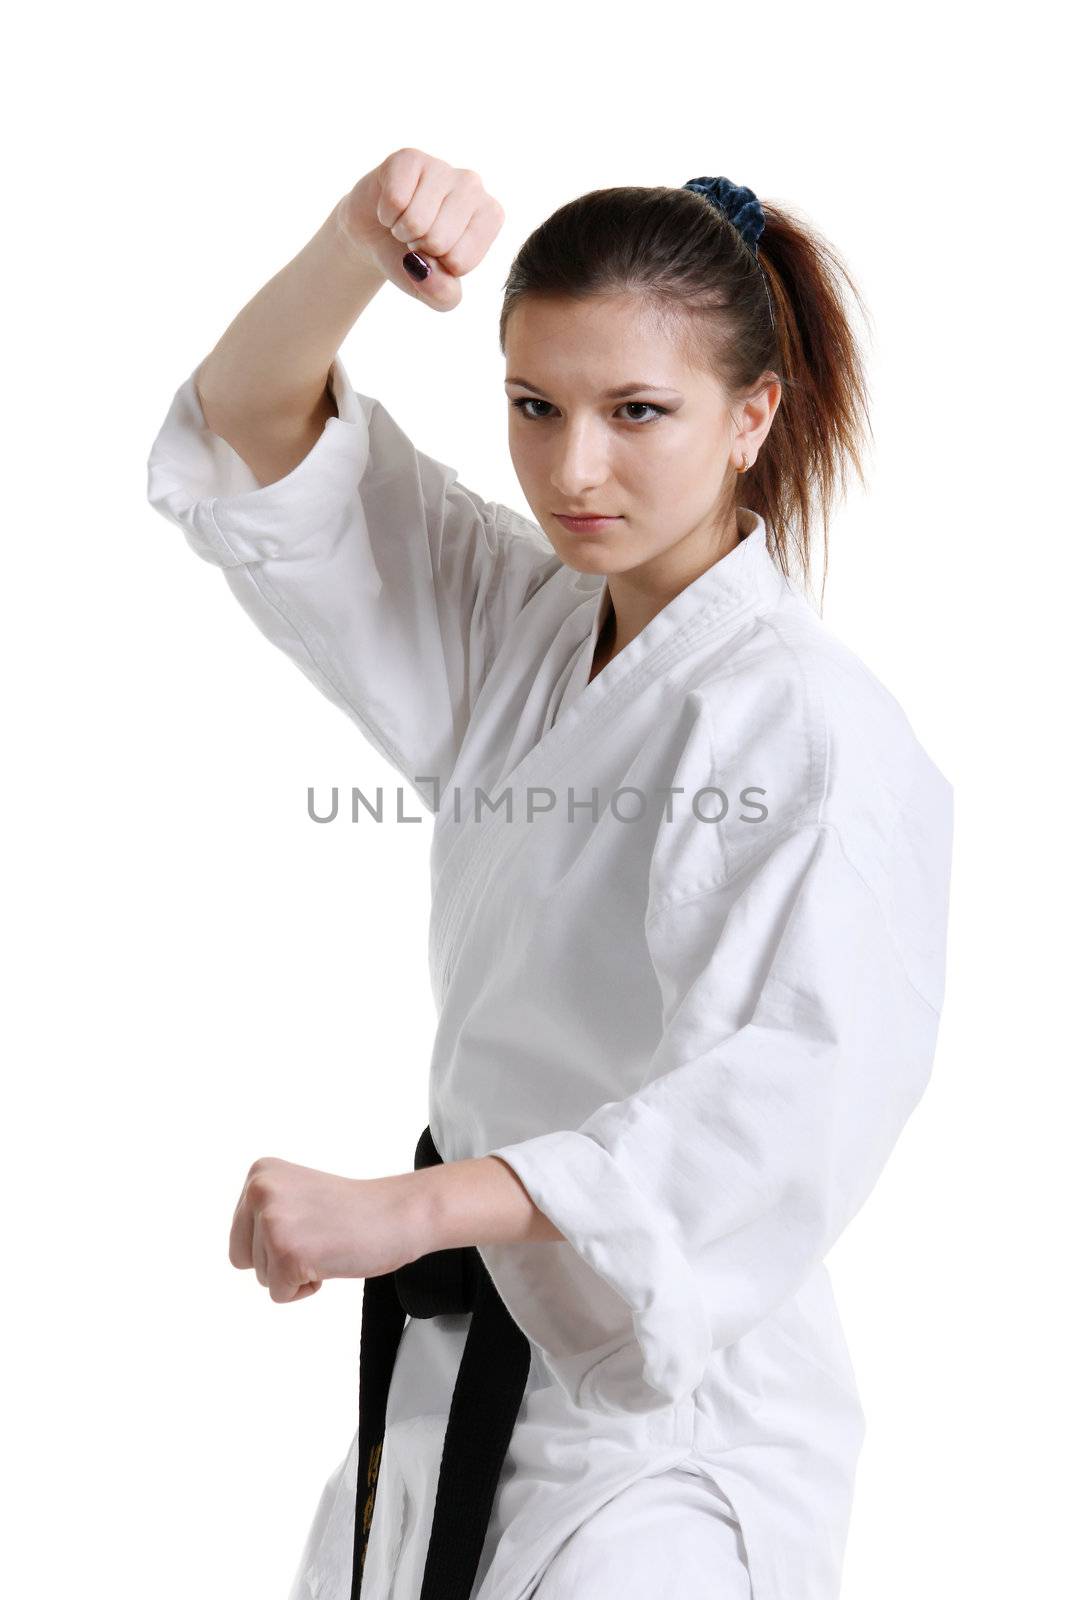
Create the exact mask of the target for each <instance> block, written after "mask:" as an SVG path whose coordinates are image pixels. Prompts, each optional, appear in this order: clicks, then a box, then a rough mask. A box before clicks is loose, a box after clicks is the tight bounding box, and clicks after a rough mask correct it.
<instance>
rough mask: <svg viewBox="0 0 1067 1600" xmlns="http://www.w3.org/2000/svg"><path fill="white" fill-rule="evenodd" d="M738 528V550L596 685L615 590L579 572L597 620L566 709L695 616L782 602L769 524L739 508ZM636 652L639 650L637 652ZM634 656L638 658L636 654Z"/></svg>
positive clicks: (608, 666) (655, 621)
mask: <svg viewBox="0 0 1067 1600" xmlns="http://www.w3.org/2000/svg"><path fill="white" fill-rule="evenodd" d="M737 522H738V527H739V529H740V531H741V537H740V539H739V540H738V542H737V544H736V545H734V547H733V549H732V550H730V551H728V552H727V554H726V555H724V556H721V557H720V558H719V560H718V561H715V562H713V563H712V565H711V566H710V567H708V568H707V570H706V571H705V572H702V573H701V574H700V575H699V577H696V578H694V579H693V581H692V583H690V584H687V585H686V587H685V588H684V589H683V590H682V591H681V592H680V593H679V594H677V595H675V597H674V599H673V600H670V601H668V603H667V604H666V605H665V606H663V607H662V608H661V609H660V610H659V611H658V612H657V613H656V615H655V616H654V617H653V618H652V620H651V621H650V622H648V623H647V624H646V625H645V627H644V628H642V630H641V632H640V633H639V634H637V635H636V636H635V637H634V638H633V639H631V640H630V641H629V643H628V644H626V645H624V646H623V648H622V649H621V650H620V651H619V652H618V653H617V654H616V655H614V656H612V658H611V660H610V661H608V662H606V663H605V665H604V666H603V667H601V669H600V671H599V672H598V673H597V675H596V677H595V678H593V679H592V681H590V678H589V673H590V670H591V668H592V665H593V657H594V655H595V654H596V646H597V640H598V639H599V638H600V633H601V630H602V628H603V626H604V623H605V621H606V620H607V615H608V609H609V607H610V605H611V590H610V589H609V587H608V579H607V576H606V575H605V574H603V573H591V572H575V573H574V574H573V576H572V578H571V586H572V588H574V589H575V590H577V591H579V592H582V591H585V592H586V593H587V594H588V596H589V597H590V598H592V599H594V600H595V605H594V607H593V616H592V619H591V621H590V624H589V628H588V631H587V633H586V636H585V642H584V644H583V646H582V653H581V658H580V660H579V661H578V663H577V666H576V669H575V676H574V680H573V684H574V687H573V689H572V691H571V693H570V694H568V696H567V697H566V701H565V704H564V706H561V708H560V710H561V712H562V711H563V709H565V707H569V706H570V705H573V704H574V703H575V702H576V701H577V700H578V699H580V698H582V697H583V696H584V695H585V694H587V693H589V692H591V691H592V690H594V689H595V688H596V686H597V684H598V683H600V681H601V679H603V678H604V677H605V676H606V675H607V674H608V673H612V671H613V669H614V668H615V665H616V663H620V664H621V666H622V671H628V670H629V667H630V665H631V663H632V662H633V663H636V661H637V659H639V658H640V657H643V656H645V655H647V654H648V652H649V651H650V650H652V649H654V648H655V647H656V645H657V644H659V643H660V642H661V640H662V639H665V638H666V637H667V636H668V635H669V634H670V633H673V632H674V631H675V630H676V629H677V628H678V627H679V626H680V625H681V624H682V623H685V622H687V621H688V620H689V618H690V617H691V616H693V615H694V613H696V612H698V611H702V610H704V609H706V608H708V609H711V610H712V611H718V612H720V614H726V613H728V612H729V611H732V610H734V609H736V608H738V607H740V606H743V605H744V604H746V603H747V602H748V601H750V600H752V601H758V600H764V599H767V600H770V599H774V598H776V597H777V596H778V595H779V593H780V591H781V586H782V583H783V582H784V579H783V577H782V574H781V572H780V571H779V569H778V567H777V565H776V564H775V562H774V559H773V558H772V556H771V553H770V549H769V547H768V543H767V529H766V524H765V523H764V520H763V518H762V517H761V516H760V515H759V513H758V512H756V511H750V510H749V509H748V507H747V506H739V507H738V510H737ZM635 647H639V648H636V649H635ZM631 652H633V653H632V654H631Z"/></svg>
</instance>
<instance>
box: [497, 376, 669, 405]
mask: <svg viewBox="0 0 1067 1600" xmlns="http://www.w3.org/2000/svg"><path fill="white" fill-rule="evenodd" d="M504 382H505V383H506V384H507V383H519V384H521V385H522V387H523V388H524V389H532V390H533V392H534V394H539V395H540V396H541V398H542V399H543V400H547V399H548V396H547V395H546V394H545V392H544V390H543V389H539V388H538V387H537V385H536V383H531V382H530V381H529V379H528V378H517V377H516V378H505V379H504ZM677 392H678V391H677V390H676V389H664V388H663V387H662V386H661V385H660V384H656V383H624V384H622V385H621V386H620V387H619V388H618V389H605V390H604V393H603V394H602V395H601V397H600V398H601V399H602V400H624V399H625V398H626V396H627V395H628V394H677Z"/></svg>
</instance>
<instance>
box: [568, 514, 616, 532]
mask: <svg viewBox="0 0 1067 1600" xmlns="http://www.w3.org/2000/svg"><path fill="white" fill-rule="evenodd" d="M554 515H555V517H556V520H557V521H558V522H562V524H563V526H564V527H565V528H569V529H570V530H571V532H572V533H589V532H593V531H595V530H596V529H598V528H611V527H613V526H614V525H615V523H616V522H619V521H621V520H622V519H621V518H620V517H603V516H591V515H589V513H583V514H582V515H580V516H570V515H568V514H567V513H566V512H563V511H557V512H555V513H554Z"/></svg>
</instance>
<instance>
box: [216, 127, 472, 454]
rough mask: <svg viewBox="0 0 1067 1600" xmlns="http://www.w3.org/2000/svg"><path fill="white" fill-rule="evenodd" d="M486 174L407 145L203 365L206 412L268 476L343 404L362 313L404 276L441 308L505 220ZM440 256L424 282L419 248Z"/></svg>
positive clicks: (345, 201) (305, 447) (306, 446)
mask: <svg viewBox="0 0 1067 1600" xmlns="http://www.w3.org/2000/svg"><path fill="white" fill-rule="evenodd" d="M503 215H504V213H503V209H502V207H501V206H500V204H499V202H498V201H496V200H494V199H493V198H492V196H490V195H488V194H486V192H485V190H484V189H483V188H482V185H481V180H480V179H479V177H478V175H477V173H475V172H472V171H470V170H469V169H468V168H456V167H451V166H449V165H448V164H447V163H446V162H444V161H439V160H437V159H436V158H435V157H432V156H428V155H426V154H425V153H424V152H423V151H421V150H415V149H412V148H404V149H401V150H396V151H394V152H393V153H392V155H390V156H387V157H386V159H385V160H384V161H383V162H382V163H381V164H380V166H378V167H375V168H373V169H372V170H371V171H370V172H368V173H367V174H366V175H365V176H364V177H363V178H361V179H360V181H359V182H358V183H357V184H356V185H355V187H354V188H353V189H352V190H351V191H350V192H349V193H348V194H346V195H344V196H343V197H342V198H341V200H339V201H338V203H337V205H336V206H335V207H334V208H333V210H332V211H331V212H330V215H329V216H328V217H327V218H326V221H325V222H324V223H323V224H322V226H321V228H319V230H318V232H317V233H316V234H315V235H314V236H313V237H312V238H311V239H310V240H309V241H308V243H307V244H306V245H305V246H304V248H303V249H302V250H301V251H300V253H299V254H298V255H296V256H294V257H293V259H292V261H290V262H289V263H288V265H286V266H284V267H283V268H282V269H281V271H280V272H277V273H275V275H274V277H273V278H271V279H270V281H269V283H266V284H264V286H263V288H262V289H260V290H259V292H258V293H257V294H256V295H254V296H253V298H252V299H251V300H250V301H249V303H248V304H247V305H246V306H245V307H244V308H243V309H242V310H241V311H240V312H239V313H238V315H237V316H236V317H235V318H234V320H233V322H232V323H231V324H230V326H229V327H228V328H227V329H226V332H225V333H224V334H223V335H222V338H221V339H220V340H219V342H218V344H216V346H215V348H214V349H213V350H212V351H211V353H210V354H209V355H208V356H206V357H205V359H204V360H203V361H202V362H201V364H200V367H199V368H198V370H197V373H196V387H197V393H198V396H199V399H200V404H201V407H202V409H203V412H204V417H205V419H206V421H207V424H208V427H210V429H211V431H212V432H213V433H217V434H218V435H219V437H220V438H223V439H225V440H226V442H227V443H228V444H230V445H232V446H233V448H234V449H235V450H236V451H237V452H238V454H239V455H240V456H241V457H242V458H243V459H244V460H245V461H247V462H248V465H249V466H250V467H251V468H252V470H253V472H254V473H255V474H256V477H257V478H258V479H259V481H260V482H261V483H262V484H269V483H273V482H274V481H275V480H276V479H277V478H280V477H283V476H284V475H285V473H287V472H290V471H292V469H293V467H295V466H296V465H297V464H298V463H299V462H300V461H302V460H303V458H304V456H305V455H307V453H308V451H309V450H310V448H311V446H312V445H313V444H314V442H315V440H316V439H317V438H318V436H319V434H320V433H321V432H322V429H323V426H324V425H325V422H326V419H327V417H330V416H336V414H337V413H336V409H335V407H334V405H333V402H332V399H331V396H330V395H329V393H328V390H327V382H326V380H327V374H328V371H329V367H330V364H331V362H332V361H333V359H334V357H335V355H336V354H337V352H338V350H339V349H340V348H341V345H342V344H343V343H344V341H345V339H346V338H347V336H348V334H349V332H350V331H351V329H352V327H353V325H354V324H355V322H356V320H357V318H358V317H359V315H360V313H361V312H363V311H364V310H365V309H366V307H367V306H368V305H369V304H370V302H371V300H372V299H373V298H374V296H375V295H376V294H377V292H378V290H379V289H380V288H381V286H382V284H383V283H385V282H386V281H390V282H392V283H393V284H394V285H395V286H396V287H397V288H399V289H402V290H403V291H404V292H405V293H406V294H409V295H411V296H413V298H415V299H418V300H422V301H423V303H424V304H428V305H430V306H431V307H433V308H436V309H439V310H451V309H452V307H453V306H455V305H456V304H458V302H459V299H460V294H461V291H460V287H459V282H458V279H459V277H460V276H462V275H463V274H464V273H466V272H469V271H471V269H472V268H473V267H474V266H476V265H477V263H478V262H479V261H480V260H481V258H482V256H483V255H484V254H485V252H486V250H487V249H488V247H489V245H490V244H491V243H492V241H493V239H494V238H495V236H496V234H497V232H498V231H499V228H500V224H501V221H502V220H503ZM413 246H414V248H416V249H418V250H419V251H420V253H422V254H424V255H427V256H431V257H433V258H434V260H433V262H432V264H431V272H430V276H429V278H427V279H426V280H425V281H424V283H423V284H421V285H419V286H418V287H416V284H415V281H414V280H413V279H412V278H410V277H409V276H408V274H407V273H406V272H405V270H404V268H403V266H402V265H401V263H402V260H403V257H404V255H405V254H406V252H407V251H408V249H409V248H411V247H413Z"/></svg>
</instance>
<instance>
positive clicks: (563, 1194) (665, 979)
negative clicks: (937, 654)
mask: <svg viewBox="0 0 1067 1600" xmlns="http://www.w3.org/2000/svg"><path fill="white" fill-rule="evenodd" d="M951 794H952V790H951V786H950V785H948V784H947V783H946V784H945V792H944V795H943V800H942V801H941V802H940V803H939V807H938V808H937V809H936V810H935V811H934V812H933V813H932V814H931V815H930V816H929V817H928V818H927V821H926V824H924V826H925V827H926V831H925V832H924V833H921V834H919V835H917V836H916V837H915V838H914V839H912V840H911V841H909V843H908V845H907V847H906V848H905V846H904V845H903V844H901V843H900V842H899V841H898V844H897V854H896V856H895V858H894V859H893V863H892V864H893V866H894V867H895V868H896V869H897V871H896V875H895V877H894V878H893V879H892V888H891V890H889V891H887V892H886V893H885V894H876V893H875V892H874V890H873V889H872V887H871V884H870V883H869V882H868V881H867V878H866V877H865V874H864V872H863V871H862V870H861V867H860V866H859V865H857V863H856V861H855V860H854V859H853V858H852V856H851V855H850V849H849V844H848V843H847V842H846V841H845V839H844V838H843V836H842V834H841V833H840V832H839V831H838V829H837V827H835V826H834V825H832V824H828V823H823V822H821V821H820V822H815V823H804V824H802V825H800V826H799V827H796V828H795V830H793V831H791V832H790V833H788V834H787V836H785V837H784V838H782V839H780V840H779V841H778V842H777V843H776V844H774V845H772V846H770V847H769V849H768V850H767V851H765V852H764V854H763V855H762V857H761V858H758V859H755V860H753V861H751V862H750V863H749V865H748V866H747V867H746V869H745V871H744V873H743V874H742V875H741V877H740V880H739V881H738V880H736V879H735V880H734V881H731V882H730V883H728V884H725V885H723V886H721V887H705V888H702V889H700V890H699V891H697V892H690V893H688V894H685V893H683V894H682V895H681V897H679V898H675V899H674V900H672V901H668V902H666V903H661V904H660V905H659V907H658V908H655V907H654V908H652V909H651V911H650V915H649V916H648V918H647V920H646V931H647V939H648V947H649V951H650V954H651V958H652V962H653V964H654V967H655V971H656V973H657V975H658V978H659V983H660V988H661V992H662V1000H663V1031H662V1037H661V1040H660V1043H659V1045H658V1047H657V1049H656V1050H655V1053H654V1055H653V1058H652V1059H651V1060H650V1062H649V1066H648V1076H647V1081H646V1082H645V1083H644V1085H643V1087H642V1088H641V1089H640V1090H639V1091H638V1092H637V1093H634V1094H630V1095H628V1096H627V1097H626V1098H623V1099H619V1100H615V1101H612V1102H610V1103H608V1104H606V1105H602V1106H601V1107H600V1108H599V1109H598V1110H597V1111H595V1112H594V1113H593V1115H591V1116H590V1117H588V1118H587V1119H586V1121H584V1122H583V1123H582V1124H581V1126H580V1127H578V1128H577V1129H574V1130H565V1131H560V1132H553V1133H548V1134H545V1135H542V1136H538V1137H534V1138H531V1139H527V1140H523V1141H521V1142H519V1143H515V1144H511V1145H506V1146H503V1147H501V1148H498V1149H496V1150H494V1151H492V1152H490V1153H491V1154H494V1155H497V1156H499V1157H501V1158H502V1159H503V1160H504V1161H506V1162H508V1164H509V1165H510V1166H511V1167H512V1169H513V1170H514V1171H515V1172H516V1173H517V1175H518V1177H519V1178H520V1179H521V1180H522V1182H523V1184H524V1185H525V1187H526V1189H527V1190H528V1191H529V1193H530V1195H531V1197H532V1198H533V1200H534V1202H535V1203H536V1205H537V1206H538V1207H539V1208H540V1209H541V1210H542V1211H543V1212H544V1213H545V1214H546V1215H547V1216H548V1217H550V1218H551V1220H552V1221H553V1222H554V1223H555V1225H556V1226H557V1227H558V1228H559V1229H560V1231H561V1233H562V1234H563V1235H564V1237H565V1239H566V1241H568V1243H567V1244H561V1243H556V1244H552V1243H551V1242H543V1243H534V1244H530V1245H522V1246H520V1247H519V1250H520V1252H521V1254H520V1256H519V1257H518V1259H517V1262H512V1261H511V1260H509V1257H508V1256H507V1254H506V1247H494V1249H493V1252H492V1273H493V1276H494V1280H495V1281H496V1283H497V1287H498V1289H499V1290H500V1292H501V1294H502V1297H503V1298H504V1300H505V1303H506V1304H507V1305H508V1307H509V1310H511V1312H512V1314H513V1316H514V1317H515V1319H516V1320H517V1321H518V1322H519V1323H520V1325H521V1326H523V1328H524V1330H530V1331H532V1334H533V1337H534V1338H535V1339H536V1340H537V1342H538V1343H539V1345H540V1347H541V1351H542V1355H543V1356H544V1358H545V1360H546V1362H547V1364H548V1366H549V1367H551V1368H553V1370H555V1371H556V1374H557V1376H559V1377H560V1378H561V1380H562V1381H564V1383H565V1384H566V1385H567V1386H568V1387H569V1389H570V1392H571V1395H572V1398H574V1399H575V1400H577V1401H578V1402H579V1403H581V1402H582V1401H583V1400H585V1399H591V1400H592V1401H593V1402H594V1403H603V1404H605V1405H606V1408H607V1409H609V1410H616V1409H623V1410H624V1409H626V1407H627V1404H628V1403H630V1402H627V1400H626V1399H625V1398H624V1399H623V1400H621V1401H620V1400H619V1399H618V1396H619V1394H620V1393H622V1394H623V1395H624V1396H625V1395H626V1394H627V1393H630V1394H632V1395H633V1396H634V1398H633V1400H632V1405H633V1408H634V1409H642V1410H644V1409H649V1408H650V1401H649V1399H648V1397H647V1389H651V1390H653V1391H655V1392H656V1394H657V1395H658V1396H659V1397H660V1398H659V1403H660V1404H662V1403H663V1397H666V1398H667V1399H668V1400H670V1401H671V1402H678V1401H680V1400H681V1399H683V1398H685V1397H687V1396H689V1395H690V1394H691V1393H692V1391H693V1390H694V1388H695V1387H696V1386H698V1385H699V1383H700V1381H701V1378H702V1376H703V1374H704V1372H705V1370H706V1367H707V1364H708V1361H709V1357H710V1356H711V1354H712V1352H713V1351H716V1350H719V1349H721V1348H723V1347H724V1346H727V1345H729V1344H731V1343H732V1342H733V1341H734V1340H737V1339H740V1338H741V1337H742V1336H743V1335H744V1334H745V1333H746V1332H747V1331H748V1330H749V1329H751V1328H753V1327H754V1326H755V1325H756V1324H757V1323H759V1322H760V1321H761V1320H762V1319H763V1318H765V1317H767V1316H768V1315H769V1314H770V1313H772V1312H773V1311H774V1310H775V1308H776V1307H777V1306H778V1305H780V1304H781V1303H782V1302H783V1301H784V1300H785V1299H786V1298H787V1297H789V1296H792V1295H793V1294H794V1293H795V1292H796V1291H797V1290H798V1289H799V1288H800V1286H801V1284H802V1283H803V1281H804V1279H805V1278H806V1277H807V1276H808V1274H809V1273H810V1272H811V1271H812V1269H813V1268H814V1267H815V1266H816V1264H817V1263H818V1262H819V1261H820V1260H821V1258H822V1257H823V1256H824V1255H825V1253H826V1252H827V1251H828V1250H829V1248H830V1246H831V1245H832V1244H833V1242H834V1240H835V1239H836V1238H837V1237H838V1235H839V1234H840V1233H841V1231H842V1229H843V1228H844V1227H845V1225H846V1223H848V1221H849V1220H850V1219H851V1218H852V1216H853V1215H854V1214H855V1213H856V1211H857V1210H858V1209H859V1207H860V1205H861V1204H862V1203H863V1200H864V1199H865V1197H866V1196H867V1195H868V1193H869V1192H870V1190H871V1188H872V1187H873V1185H874V1182H875V1180H876V1178H877V1176H878V1174H879V1172H880V1170H881V1169H882V1167H883V1165H884V1163H885V1161H886V1158H887V1157H888V1155H889V1153H890V1150H891V1149H892V1147H893V1145H894V1143H895V1142H896V1140H897V1137H898V1135H899V1134H900V1132H901V1130H902V1127H903V1125H904V1123H905V1122H906V1120H907V1118H908V1117H909V1115H910V1113H911V1111H912V1109H913V1108H914V1106H915V1105H916V1102H917V1101H918V1099H919V1097H920V1095H921V1094H922V1092H923V1089H924V1086H925V1084H926V1082H927V1079H928V1076H929V1073H930V1070H931V1065H932V1060H933V1055H934V1046H935V1040H936V1036H937V1029H938V1021H939V1013H940V1006H941V997H942V991H943V957H944V942H945V935H946V925H947V904H948V878H949V853H950V844H949V840H950V829H951V824H950V812H951ZM871 876H873V877H875V878H876V881H878V880H877V876H876V874H871ZM571 1247H572V1248H573V1252H575V1253H576V1254H577V1256H578V1257H579V1258H580V1259H581V1261H582V1262H584V1263H585V1264H586V1266H587V1267H590V1268H592V1269H593V1271H594V1272H595V1273H596V1274H598V1275H599V1277H600V1279H602V1280H604V1281H605V1282H606V1283H607V1284H608V1285H610V1287H611V1289H612V1290H613V1291H614V1292H615V1294H616V1295H617V1296H618V1297H619V1298H620V1300H621V1302H622V1303H623V1304H624V1305H625V1306H626V1307H627V1308H628V1309H629V1312H630V1315H631V1318H632V1326H633V1341H632V1342H636V1346H637V1349H638V1351H639V1355H640V1362H639V1363H637V1370H638V1372H639V1373H640V1375H641V1378H643V1383H644V1385H645V1386H646V1394H645V1398H644V1400H641V1399H639V1398H638V1395H639V1392H640V1388H641V1384H640V1381H639V1382H638V1384H637V1385H636V1386H635V1385H631V1387H630V1389H629V1390H627V1388H626V1385H625V1383H623V1384H621V1385H620V1382H619V1379H618V1374H617V1373H614V1374H613V1373H611V1372H610V1370H609V1369H608V1367H607V1356H610V1355H612V1354H615V1352H614V1351H612V1350H609V1351H608V1352H607V1356H605V1354H604V1353H603V1351H602V1352H601V1353H600V1355H599V1358H598V1363H597V1364H594V1365H593V1366H592V1368H589V1364H588V1357H587V1360H586V1369H587V1370H585V1371H584V1372H583V1371H582V1367H581V1363H580V1362H579V1361H577V1360H576V1351H577V1349H578V1346H579V1345H580V1340H576V1339H575V1336H574V1330H573V1327H568V1328H567V1331H566V1334H565V1336H564V1335H562V1334H561V1335H560V1340H561V1342H560V1343H559V1344H556V1343H555V1342H554V1341H555V1337H556V1336H555V1333H554V1329H555V1328H557V1327H562V1326H563V1321H562V1319H561V1318H560V1317H559V1316H558V1315H555V1316H549V1315H546V1312H545V1303H546V1297H547V1300H549V1301H552V1300H553V1299H557V1298H558V1296H560V1295H562V1294H563V1293H564V1292H565V1290H564V1280H565V1278H566V1277H567V1276H568V1275H569V1276H572V1277H573V1263H572V1265H571V1266H570V1267H568V1264H567V1262H566V1261H565V1260H563V1259H561V1258H560V1257H559V1255H558V1254H557V1255H556V1256H555V1257H553V1255H552V1254H543V1255H542V1257H541V1258H540V1263H541V1264H540V1265H539V1266H538V1265H536V1263H537V1262H538V1258H537V1257H536V1255H535V1254H534V1252H536V1251H538V1250H540V1251H542V1252H553V1251H555V1252H568V1251H569V1249H570V1248H571ZM564 1337H565V1338H566V1340H567V1343H566V1345H564V1343H563V1342H562V1341H563V1339H564ZM593 1354H594V1355H595V1354H596V1352H593ZM635 1355H636V1352H635ZM602 1379H608V1380H610V1381H609V1382H607V1383H606V1384H605V1386H604V1388H603V1389H602V1388H601V1380H602ZM609 1388H610V1392H611V1394H612V1396H613V1400H612V1402H610V1403H609V1402H607V1401H606V1400H605V1398H604V1397H605V1396H606V1394H607V1393H608V1389H609ZM652 1403H654V1402H652Z"/></svg>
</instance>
